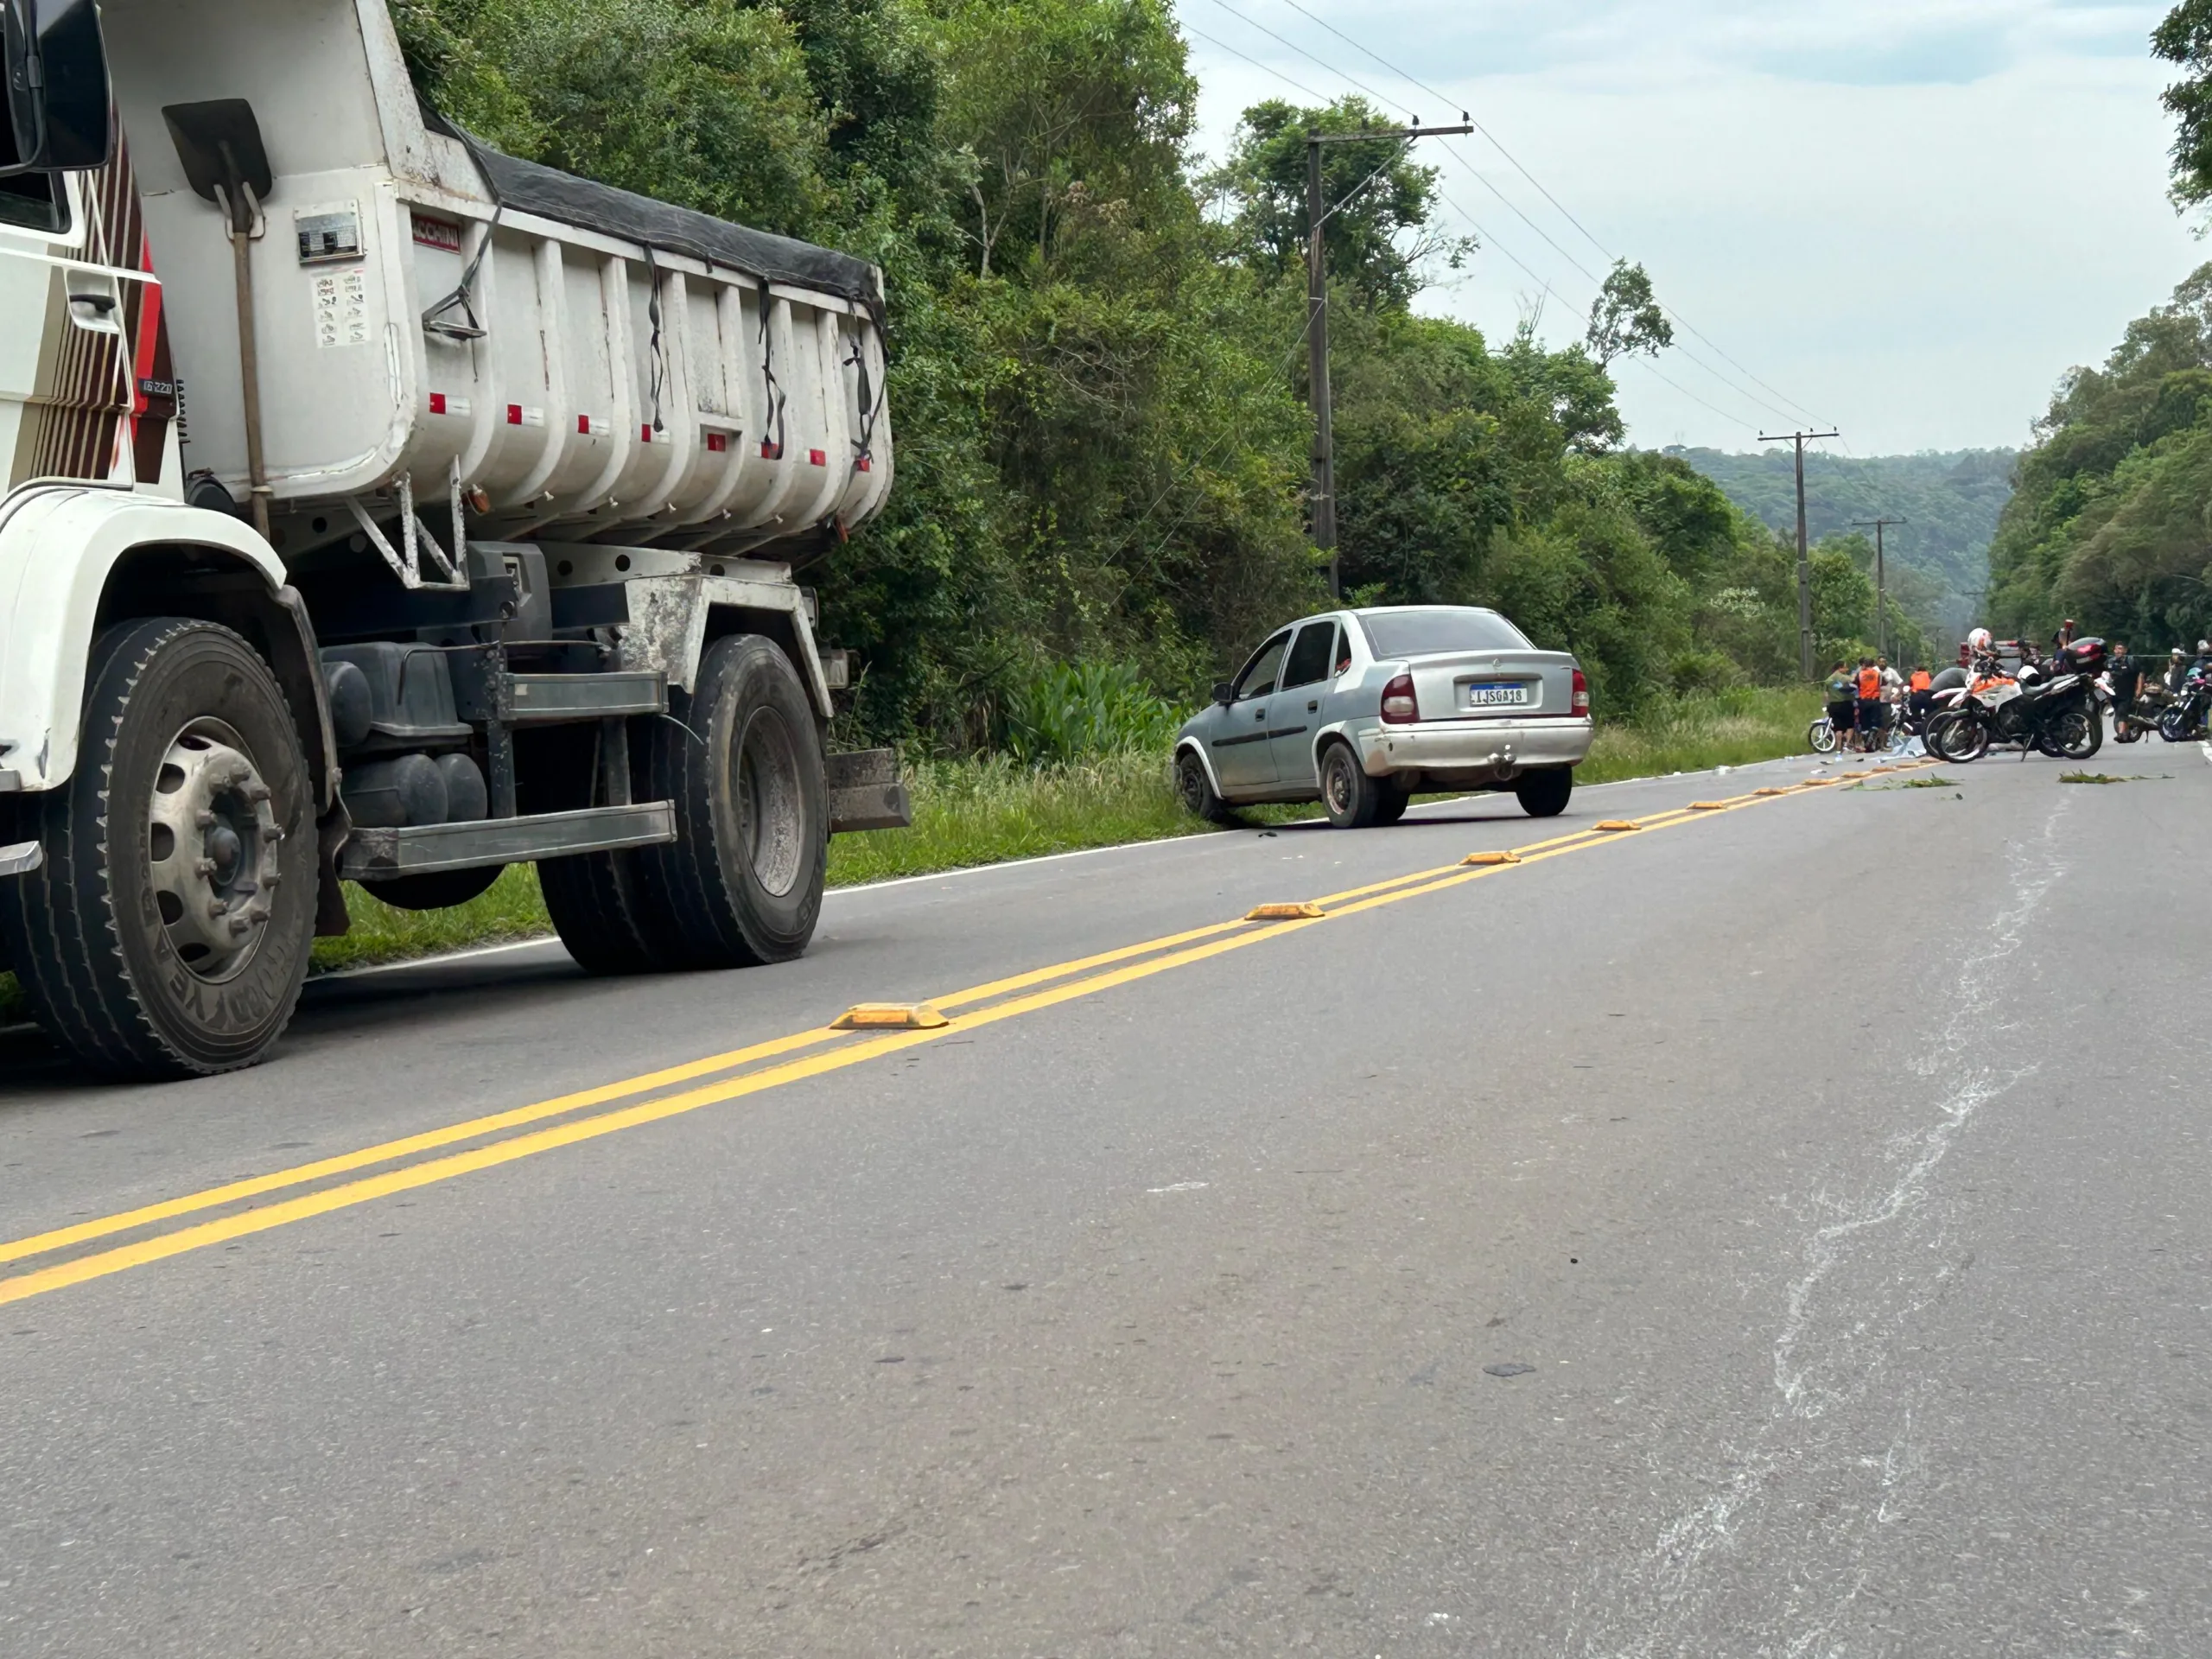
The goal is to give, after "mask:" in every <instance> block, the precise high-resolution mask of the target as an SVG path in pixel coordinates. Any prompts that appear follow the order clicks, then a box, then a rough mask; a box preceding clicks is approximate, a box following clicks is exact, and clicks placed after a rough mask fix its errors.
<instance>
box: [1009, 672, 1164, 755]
mask: <svg viewBox="0 0 2212 1659" xmlns="http://www.w3.org/2000/svg"><path fill="white" fill-rule="evenodd" d="M1003 717H1004V721H1005V725H1006V747H1007V753H1010V754H1012V755H1013V757H1014V759H1015V760H1020V761H1024V762H1026V763H1027V764H1028V765H1030V766H1049V765H1055V764H1057V765H1062V766H1065V765H1068V764H1070V763H1071V762H1076V761H1082V760H1089V759H1090V757H1091V756H1093V755H1101V754H1135V753H1154V754H1164V753H1166V751H1167V750H1168V749H1169V748H1170V747H1172V746H1173V743H1174V741H1175V734H1176V731H1177V730H1178V729H1179V728H1180V727H1181V726H1182V724H1183V719H1184V715H1183V713H1182V711H1181V710H1179V709H1177V708H1176V707H1175V706H1174V705H1173V703H1171V702H1168V701H1167V700H1166V698H1165V697H1162V696H1157V695H1155V694H1154V691H1153V690H1152V688H1151V687H1150V686H1149V685H1147V683H1145V680H1144V677H1143V676H1142V675H1141V674H1139V673H1138V672H1137V671H1136V670H1135V669H1134V668H1131V667H1129V666H1128V665H1127V664H1122V663H1055V664H1051V665H1049V666H1047V667H1046V668H1043V669H1040V670H1039V671H1037V672H1036V673H1034V674H1033V675H1031V676H1030V677H1028V678H1027V680H1023V681H1020V682H1019V683H1016V684H1015V686H1014V689H1013V690H1011V691H1010V692H1008V693H1007V697H1006V701H1005V703H1004V705H1003Z"/></svg>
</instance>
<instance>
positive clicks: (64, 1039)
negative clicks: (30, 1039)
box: [0, 617, 316, 1078]
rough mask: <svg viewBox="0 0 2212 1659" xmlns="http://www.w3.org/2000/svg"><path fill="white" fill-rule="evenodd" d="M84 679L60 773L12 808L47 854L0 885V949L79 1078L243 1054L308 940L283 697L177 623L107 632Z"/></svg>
mask: <svg viewBox="0 0 2212 1659" xmlns="http://www.w3.org/2000/svg"><path fill="white" fill-rule="evenodd" d="M86 680H87V688H88V689H87V691H86V699H85V723H84V732H85V738H84V747H83V749H82V751H81V752H80V753H79V756H78V759H77V766H76V770H75V772H74V774H73V776H72V777H71V779H70V780H69V781H68V783H67V785H64V786H63V787H62V788H60V789H57V790H54V791H52V792H50V793H47V794H42V795H40V796H37V797H33V798H26V799H25V800H24V802H23V803H22V805H21V807H20V808H19V810H20V812H21V814H22V819H21V822H22V827H23V829H24V830H25V832H26V833H27V834H30V835H35V836H37V838H38V839H39V841H40V842H41V843H42V844H43V846H44V848H45V852H46V859H45V862H44V864H43V865H42V867H41V868H39V869H37V870H35V871H34V872H32V873H31V874H29V875H26V876H19V877H16V878H15V879H13V880H8V881H0V938H4V941H5V943H4V944H3V945H0V955H4V956H5V957H7V958H8V959H10V961H12V962H13V963H15V964H16V968H17V969H18V970H19V973H20V976H21V978H22V987H23V992H24V995H25V996H26V998H27V999H28V1000H29V1003H30V1007H31V1012H32V1014H33V1017H34V1018H35V1019H36V1020H38V1022H39V1024H40V1025H41V1027H44V1028H45V1030H46V1033H47V1034H48V1036H49V1037H51V1038H52V1039H54V1041H55V1042H56V1043H58V1044H60V1046H61V1047H63V1048H64V1049H66V1050H67V1051H68V1052H70V1053H71V1054H73V1055H74V1056H75V1057H76V1058H78V1059H79V1060H80V1061H81V1062H83V1063H84V1064H85V1065H87V1066H90V1067H92V1069H94V1070H96V1071H103V1072H105V1073H107V1074H108V1075H110V1076H114V1077H145V1078H153V1077H204V1076H207V1075H209V1074H211V1073H213V1072H218V1071H233V1070H236V1069H237V1068H238V1067H240V1066H246V1065H252V1064H253V1063H254V1062H256V1061H257V1060H259V1059H260V1058H263V1057H264V1055H266V1054H267V1053H268V1052H269V1050H270V1046H272V1045H274V1044H275V1042H276V1041H277V1038H278V1037H279V1036H280V1035H282V1034H283V1030H284V1027H285V1026H286V1025H287V1024H288V1023H289V1020H291V1017H292V1011H293V1008H294V1007H295V1006H296V1004H297V1002H298V1001H299V994H300V984H301V982H302V980H303V979H304V978H305V977H306V976H307V969H308V954H309V951H310V950H311V949H312V946H313V944H314V938H315V893H316V869H315V848H316V842H315V802H314V799H313V795H312V791H311V788H310V785H309V780H308V767H307V760H306V757H305V755H304V754H302V752H301V749H300V740H299V734H298V728H296V726H295V724H294V723H293V720H292V715H291V710H290V709H289V706H288V705H287V704H286V702H285V701H284V694H283V691H282V690H279V689H278V687H277V680H276V677H275V676H274V675H273V674H272V673H271V672H270V669H269V666H268V664H266V663H264V661H263V660H262V659H261V658H260V657H259V656H258V655H257V654H256V652H254V650H253V648H252V647H251V645H247V644H246V642H245V640H244V639H241V638H239V636H238V635H237V634H235V633H233V632H231V631H230V630H229V629H228V628H224V627H219V626H216V625H214V624H213V623H210V622H201V621H197V620H192V619H189V618H183V617H164V618H157V619H154V620H147V621H137V622H126V623H124V624H121V625H119V626H118V627H116V628H114V629H113V630H111V632H108V633H107V634H105V635H104V636H103V637H102V638H101V639H100V640H99V642H98V644H96V645H94V647H93V652H92V662H91V663H90V664H89V665H88V671H87V675H86Z"/></svg>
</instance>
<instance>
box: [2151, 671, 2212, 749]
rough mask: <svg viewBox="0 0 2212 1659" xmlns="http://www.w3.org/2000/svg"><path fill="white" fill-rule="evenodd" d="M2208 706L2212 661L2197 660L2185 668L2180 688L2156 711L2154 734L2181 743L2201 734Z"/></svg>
mask: <svg viewBox="0 0 2212 1659" xmlns="http://www.w3.org/2000/svg"><path fill="white" fill-rule="evenodd" d="M2208 710H2212V665H2208V664H2203V663H2199V664H2197V665H2196V667H2194V668H2192V669H2190V671H2189V677H2188V678H2187V679H2185V680H2183V682H2182V685H2181V690H2180V691H2179V692H2178V693H2177V694H2176V696H2175V697H2174V700H2173V701H2172V702H2171V703H2169V704H2167V705H2166V707H2165V708H2164V709H2161V710H2160V711H2159V713H2158V735H2159V736H2160V737H2163V738H2164V739H2165V740H2166V741H2167V742H2169V743H2185V742H2187V741H2189V740H2190V738H2192V737H2202V736H2204V735H2205V715H2206V712H2207V711H2208Z"/></svg>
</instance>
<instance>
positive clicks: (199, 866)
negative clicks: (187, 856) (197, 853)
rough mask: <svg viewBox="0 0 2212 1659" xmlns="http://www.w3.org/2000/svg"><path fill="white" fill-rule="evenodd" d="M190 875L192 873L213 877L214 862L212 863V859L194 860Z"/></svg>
mask: <svg viewBox="0 0 2212 1659" xmlns="http://www.w3.org/2000/svg"><path fill="white" fill-rule="evenodd" d="M192 873H193V874H194V875H213V874H215V861H214V860H213V859H212V858H196V859H194V860H193V861H192Z"/></svg>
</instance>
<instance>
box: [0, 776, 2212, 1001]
mask: <svg viewBox="0 0 2212 1659" xmlns="http://www.w3.org/2000/svg"><path fill="white" fill-rule="evenodd" d="M1802 758H1803V757H1802V756H1799V755H1777V756H1776V757H1775V758H1774V759H1773V760H1751V761H1746V762H1745V764H1744V765H1742V766H1732V767H1730V768H1729V770H1730V771H1731V772H1749V771H1751V769H1752V768H1753V767H1756V766H1774V765H1777V764H1781V763H1787V762H1789V761H1793V760H1801V759H1802ZM2204 758H2205V760H2207V761H2208V762H2212V746H2207V747H2206V750H2205V757H2204ZM1718 770H1719V769H1718V768H1717V767H1710V766H1709V767H1707V768H1706V770H1705V771H1704V772H1654V773H1653V774H1652V775H1651V776H1649V777H1648V778H1615V779H1611V781H1609V782H1606V783H1602V784H1586V785H1581V787H1580V789H1579V790H1578V791H1577V792H1578V793H1580V792H1583V791H1587V790H1592V789H1618V788H1619V787H1620V786H1621V785H1623V784H1663V783H1666V782H1667V781H1669V779H1674V778H1678V777H1679V778H1702V777H1704V776H1706V774H1707V772H1715V771H1718ZM1503 792H1504V791H1496V790H1478V791H1475V792H1474V793H1472V794H1469V795H1454V796H1452V797H1450V798H1446V799H1445V800H1440V801H1423V802H1421V804H1419V805H1416V806H1414V807H1410V808H1408V810H1409V811H1414V812H1420V811H1423V810H1427V808H1429V807H1434V806H1456V805H1458V804H1460V803H1461V802H1463V801H1471V800H1479V799H1480V798H1482V797H1483V796H1484V795H1488V794H1498V793H1503ZM1509 821H1510V820H1500V822H1509ZM1318 822H1319V820H1318V819H1314V818H1294V819H1291V820H1290V821H1289V823H1286V824H1285V825H1284V826H1283V827H1284V828H1286V829H1287V828H1289V827H1290V824H1295V823H1318ZM1237 833H1239V832H1238V831H1237V830H1236V829H1202V830H1199V831H1198V833H1196V834H1194V835H1188V836H1155V837H1154V839H1152V840H1150V841H1124V842H1116V843H1115V844H1114V845H1113V846H1110V847H1078V848H1077V849H1075V850H1074V851H1072V852H1067V853H1039V855H1037V856H1035V857H1034V858H1009V859H1006V860H1003V861H1001V862H999V863H996V864H964V865H963V866H961V868H958V869H957V870H938V871H936V872H935V873H933V874H929V875H896V876H893V877H891V878H890V879H889V880H883V881H861V882H855V884H854V885H852V886H851V887H831V888H830V889H829V891H828V892H826V893H823V902H824V903H827V902H828V901H829V899H836V898H841V897H848V896H851V895H854V894H858V893H881V892H883V891H884V890H885V889H886V888H888V887H913V886H915V885H917V884H918V883H919V882H923V881H953V880H958V879H959V878H960V877H962V876H963V875H990V874H996V873H997V872H999V871H1002V870H1018V869H1022V868H1026V867H1028V866H1032V865H1037V864H1058V863H1060V862H1062V861H1065V860H1067V859H1071V858H1090V857H1093V856H1095V855H1097V854H1100V853H1141V852H1152V851H1156V850H1157V849H1160V848H1164V847H1176V846H1181V845H1185V844H1187V843H1189V842H1194V841H1208V840H1211V839H1213V838H1214V837H1216V836H1230V835H1236V834H1237ZM1246 833H1249V832H1246ZM560 942H561V940H560V936H559V935H557V934H553V933H540V934H537V935H535V936H534V937H532V938H527V939H508V940H506V941H505V942H504V943H502V944H480V945H474V946H472V947H470V948H469V949H468V950H448V951H447V952H445V953H444V954H443V955H441V956H435V957H405V958H403V959H402V960H400V961H398V962H378V963H371V964H370V965H369V966H367V967H365V968H334V969H331V970H330V971H329V972H328V973H325V974H313V975H310V976H308V984H310V985H322V984H327V983H328V982H330V981H332V980H334V979H360V978H364V977H365V976H368V975H370V974H391V973H397V972H398V971H400V970H401V969H407V968H436V967H441V966H442V965H443V964H445V963H449V962H468V961H471V960H473V959H474V958H475V957H497V956H503V955H505V953H506V952H508V951H510V950H529V949H530V948H531V946H533V945H540V944H560ZM7 1029H13V1028H12V1027H10V1028H7ZM23 1029H25V1030H33V1031H35V1030H36V1029H37V1027H35V1026H30V1027H23ZM5 1034H6V1031H5V1030H0V1035H5Z"/></svg>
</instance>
